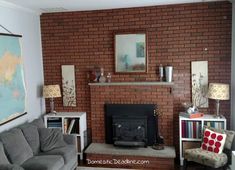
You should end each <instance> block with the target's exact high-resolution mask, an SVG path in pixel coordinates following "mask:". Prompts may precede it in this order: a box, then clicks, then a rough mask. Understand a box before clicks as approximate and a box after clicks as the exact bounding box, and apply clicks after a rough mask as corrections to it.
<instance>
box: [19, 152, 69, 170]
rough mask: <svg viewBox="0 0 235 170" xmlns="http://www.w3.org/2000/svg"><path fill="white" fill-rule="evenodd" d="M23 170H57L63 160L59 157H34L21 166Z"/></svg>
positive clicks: (62, 163) (62, 164)
mask: <svg viewBox="0 0 235 170" xmlns="http://www.w3.org/2000/svg"><path fill="white" fill-rule="evenodd" d="M21 166H22V167H23V168H24V169H25V170H59V169H60V168H62V167H63V166H64V160H63V158H62V157H61V156H59V155H40V156H34V157H32V158H30V159H28V160H27V161H25V162H24V163H23V164H22V165H21Z"/></svg>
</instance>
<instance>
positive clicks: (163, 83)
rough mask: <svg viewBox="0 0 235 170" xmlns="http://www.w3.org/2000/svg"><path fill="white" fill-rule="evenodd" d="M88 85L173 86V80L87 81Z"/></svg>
mask: <svg viewBox="0 0 235 170" xmlns="http://www.w3.org/2000/svg"><path fill="white" fill-rule="evenodd" d="M88 85H89V86H128V85H129V86H173V85H174V82H111V83H89V84H88Z"/></svg>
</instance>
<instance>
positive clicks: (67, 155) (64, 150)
mask: <svg viewBox="0 0 235 170" xmlns="http://www.w3.org/2000/svg"><path fill="white" fill-rule="evenodd" d="M40 154H43V155H44V154H45V155H61V156H62V157H63V158H64V161H65V164H67V163H68V162H69V161H70V160H71V159H73V158H74V157H77V152H76V147H75V146H74V145H66V146H64V147H61V148H56V149H53V150H50V151H48V152H42V153H40Z"/></svg>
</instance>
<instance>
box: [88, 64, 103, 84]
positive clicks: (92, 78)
mask: <svg viewBox="0 0 235 170" xmlns="http://www.w3.org/2000/svg"><path fill="white" fill-rule="evenodd" d="M100 69H101V68H100V67H99V66H92V67H91V68H90V71H89V74H88V76H87V78H88V81H89V82H90V83H93V82H99V78H100Z"/></svg>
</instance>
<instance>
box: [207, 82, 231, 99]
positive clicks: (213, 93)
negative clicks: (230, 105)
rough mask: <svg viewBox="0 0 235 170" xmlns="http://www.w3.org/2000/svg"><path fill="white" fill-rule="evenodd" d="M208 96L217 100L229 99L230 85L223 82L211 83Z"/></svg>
mask: <svg viewBox="0 0 235 170" xmlns="http://www.w3.org/2000/svg"><path fill="white" fill-rule="evenodd" d="M208 98H210V99H215V100H229V85H228V84H222V83H210V84H209V90H208Z"/></svg>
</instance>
